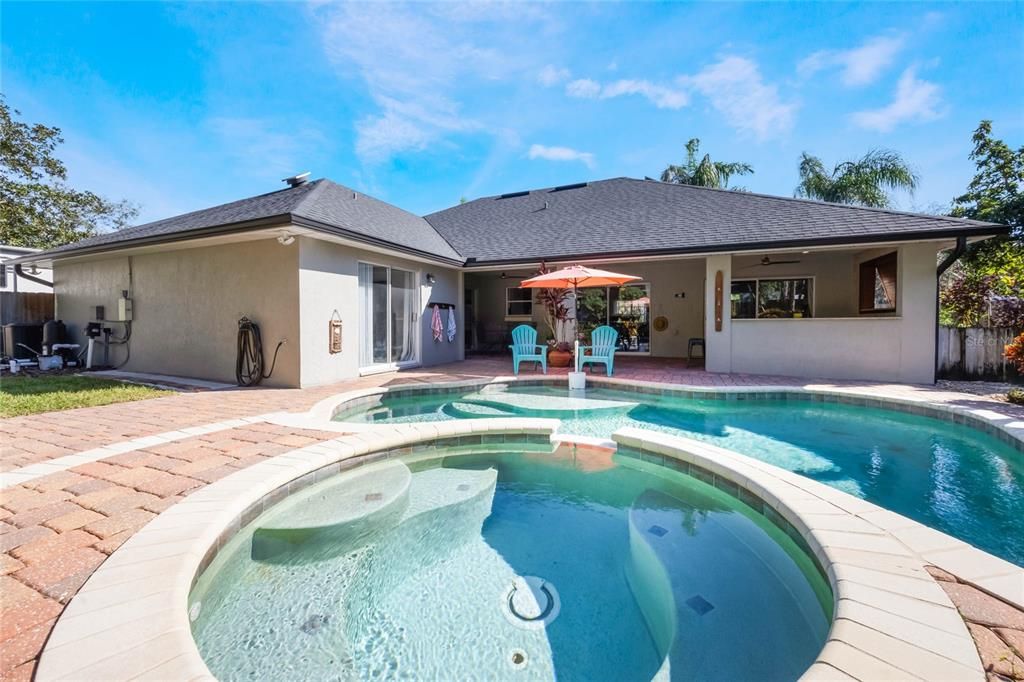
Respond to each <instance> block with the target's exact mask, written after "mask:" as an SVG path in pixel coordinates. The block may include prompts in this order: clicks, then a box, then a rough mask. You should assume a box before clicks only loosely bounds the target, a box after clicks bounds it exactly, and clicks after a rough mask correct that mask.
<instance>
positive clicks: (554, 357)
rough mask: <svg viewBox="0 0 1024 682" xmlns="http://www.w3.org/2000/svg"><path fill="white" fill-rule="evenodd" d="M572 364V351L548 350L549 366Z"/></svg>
mask: <svg viewBox="0 0 1024 682" xmlns="http://www.w3.org/2000/svg"><path fill="white" fill-rule="evenodd" d="M571 364H572V353H571V352H570V351H567V350H552V351H548V366H549V367H568V366H569V365H571Z"/></svg>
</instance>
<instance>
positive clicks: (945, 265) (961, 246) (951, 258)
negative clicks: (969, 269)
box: [932, 236, 967, 384]
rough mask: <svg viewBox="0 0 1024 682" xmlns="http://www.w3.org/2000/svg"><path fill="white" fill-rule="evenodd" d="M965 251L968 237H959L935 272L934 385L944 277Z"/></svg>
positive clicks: (937, 364)
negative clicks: (940, 301) (940, 299)
mask: <svg viewBox="0 0 1024 682" xmlns="http://www.w3.org/2000/svg"><path fill="white" fill-rule="evenodd" d="M965 251H967V237H965V236H959V237H957V238H956V246H954V247H953V250H952V251H950V252H949V255H948V256H946V257H945V258H944V259H943V261H942V262H941V263H939V267H938V268H937V269H936V271H935V372H934V376H933V377H932V383H933V384H934V383H937V382H938V380H939V298H940V296H941V288H940V287H941V280H942V275H943V274H944V273H945V272H946V270H949V268H950V266H952V265H953V263H955V262H957V260H959V258H960V256H962V255H964V252H965Z"/></svg>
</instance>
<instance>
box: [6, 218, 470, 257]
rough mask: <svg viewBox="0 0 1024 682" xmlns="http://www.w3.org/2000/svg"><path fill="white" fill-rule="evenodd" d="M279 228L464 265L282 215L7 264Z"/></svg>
mask: <svg viewBox="0 0 1024 682" xmlns="http://www.w3.org/2000/svg"><path fill="white" fill-rule="evenodd" d="M281 225H295V226H296V227H304V228H306V229H309V230H313V231H315V232H321V233H324V234H330V235H334V236H337V237H342V238H344V239H346V240H349V241H353V242H358V243H362V244H366V245H367V246H376V247H384V248H387V249H389V250H392V251H396V252H399V253H405V254H408V255H410V256H416V257H418V258H423V259H426V260H431V261H436V262H438V263H439V264H442V265H449V266H454V267H460V266H462V265H463V263H464V262H465V261H464V260H463V259H461V258H460V259H454V258H450V257H448V256H442V255H438V254H435V253H430V252H427V251H422V250H419V249H413V248H410V247H405V246H401V245H398V244H392V243H390V242H387V241H384V240H382V239H374V238H373V237H369V236H367V235H365V234H361V233H359V232H353V231H351V230H346V229H344V228H340V227H337V226H335V225H330V224H328V223H324V222H320V221H318V220H313V219H310V218H306V217H303V216H297V215H293V214H290V213H283V214H280V215H276V216H269V217H265V218H258V219H255V220H247V221H243V222H238V223H229V224H226V225H214V226H211V227H203V228H198V229H195V230H187V231H184V232H174V233H171V234H162V235H154V236H151V237H140V238H138V239H126V240H124V241H120V242H114V243H110V244H97V245H95V246H85V247H82V248H78V249H66V250H64V251H57V252H54V251H52V250H51V251H40V252H39V253H34V254H30V255H27V256H21V257H19V258H12V259H10V260H8V261H6V262H7V263H9V264H11V265H17V264H20V263H35V262H39V261H43V260H46V261H53V260H62V259H66V258H78V257H81V256H92V255H97V254H101V253H110V252H117V251H123V250H125V249H134V248H139V247H142V246H157V245H160V244H173V243H177V242H183V241H190V240H193V239H202V238H204V237H220V236H224V235H230V234H238V233H243V232H252V231H255V230H261V229H266V228H271V227H280V226H281Z"/></svg>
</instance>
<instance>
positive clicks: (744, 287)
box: [729, 277, 813, 320]
mask: <svg viewBox="0 0 1024 682" xmlns="http://www.w3.org/2000/svg"><path fill="white" fill-rule="evenodd" d="M812 289H813V284H812V280H811V278H810V277H780V278H777V279H743V280H733V282H732V290H731V292H730V296H729V302H730V310H731V314H732V318H733V319H736V320H752V319H755V318H756V319H765V318H781V317H785V318H793V317H811V315H812V313H813V307H812V306H811V293H812Z"/></svg>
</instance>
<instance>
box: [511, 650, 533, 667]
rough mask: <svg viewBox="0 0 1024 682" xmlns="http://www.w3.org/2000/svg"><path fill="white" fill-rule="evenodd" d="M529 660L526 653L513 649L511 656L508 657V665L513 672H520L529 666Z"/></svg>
mask: <svg viewBox="0 0 1024 682" xmlns="http://www.w3.org/2000/svg"><path fill="white" fill-rule="evenodd" d="M529 662H530V661H529V659H527V658H526V652H525V651H523V650H522V649H513V650H512V655H511V656H509V660H508V663H509V665H510V666H512V669H513V670H522V669H523V668H525V667H526V666H527V665H528V664H529Z"/></svg>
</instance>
